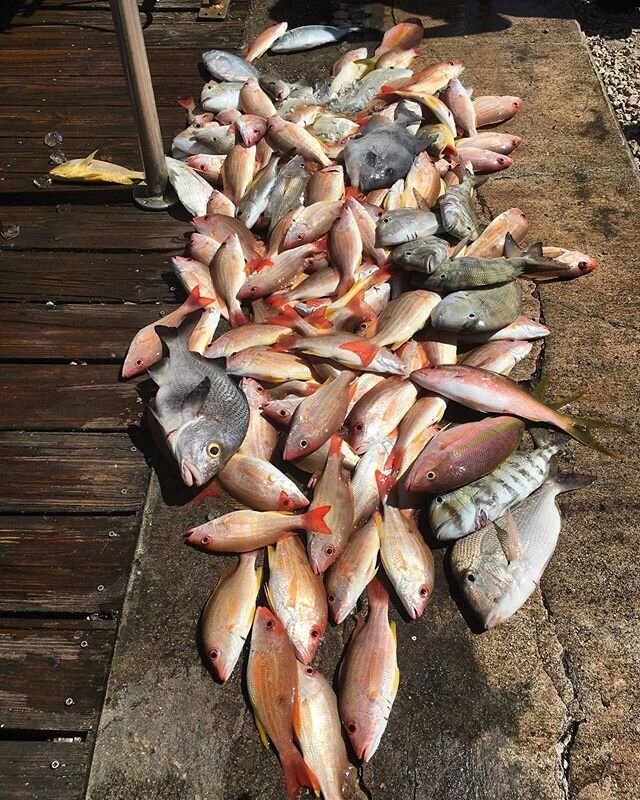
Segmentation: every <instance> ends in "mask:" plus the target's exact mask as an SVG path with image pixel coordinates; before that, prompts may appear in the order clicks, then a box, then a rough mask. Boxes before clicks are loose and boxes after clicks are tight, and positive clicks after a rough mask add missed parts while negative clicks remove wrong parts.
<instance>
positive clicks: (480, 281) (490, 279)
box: [420, 256, 525, 293]
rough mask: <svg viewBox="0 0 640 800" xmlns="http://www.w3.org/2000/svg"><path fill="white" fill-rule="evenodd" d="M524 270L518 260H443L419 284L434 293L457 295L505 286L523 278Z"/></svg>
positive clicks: (472, 258)
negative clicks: (479, 289) (497, 285)
mask: <svg viewBox="0 0 640 800" xmlns="http://www.w3.org/2000/svg"><path fill="white" fill-rule="evenodd" d="M524 270H525V265H524V264H523V263H522V261H521V260H520V261H519V260H518V259H504V258H502V259H500V258H474V257H472V256H462V257H460V258H452V259H451V260H447V261H443V262H442V263H441V264H440V265H439V266H438V269H437V270H436V271H435V272H432V273H431V275H428V276H427V277H426V278H425V279H424V280H423V281H422V282H421V284H420V285H421V286H424V288H425V289H430V290H431V291H433V292H439V293H447V292H457V291H459V290H460V289H476V288H478V287H482V286H492V285H496V284H500V283H508V282H510V281H514V280H515V279H516V278H517V277H519V276H520V275H522V273H523V272H524Z"/></svg>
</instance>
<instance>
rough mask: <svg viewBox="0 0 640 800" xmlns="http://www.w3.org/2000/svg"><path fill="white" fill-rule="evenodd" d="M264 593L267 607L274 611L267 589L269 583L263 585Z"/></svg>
mask: <svg viewBox="0 0 640 800" xmlns="http://www.w3.org/2000/svg"><path fill="white" fill-rule="evenodd" d="M264 595H265V597H266V598H267V603H268V605H269V608H270V609H271V610H272V611H274V605H273V598H272V597H271V592H270V590H269V584H268V583H265V585H264ZM274 613H275V611H274Z"/></svg>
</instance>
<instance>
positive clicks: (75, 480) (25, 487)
mask: <svg viewBox="0 0 640 800" xmlns="http://www.w3.org/2000/svg"><path fill="white" fill-rule="evenodd" d="M148 474H149V471H148V469H147V467H146V465H145V462H144V458H143V456H142V454H141V453H140V452H139V451H138V450H137V448H134V446H133V444H132V442H131V439H130V438H129V436H127V434H124V433H109V434H104V433H9V432H4V433H0V511H4V512H9V513H16V512H21V513H22V512H36V513H37V512H41V511H42V512H45V511H50V512H52V513H55V512H68V513H73V514H87V513H99V512H104V513H114V512H115V513H122V512H135V511H138V510H139V509H140V508H141V506H142V504H143V503H144V498H145V493H146V489H147V481H148Z"/></svg>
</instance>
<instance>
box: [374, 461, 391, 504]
mask: <svg viewBox="0 0 640 800" xmlns="http://www.w3.org/2000/svg"><path fill="white" fill-rule="evenodd" d="M389 458H391V455H390V456H389ZM375 477H376V486H377V487H378V495H379V496H380V499H381V500H382V501H383V502H384V501H385V500H386V499H387V497H388V496H389V493H390V492H391V490H392V489H393V487H394V486H395V485H396V478H395V476H394V475H384V474H383V473H382V472H380V470H379V469H377V470H376V476H375Z"/></svg>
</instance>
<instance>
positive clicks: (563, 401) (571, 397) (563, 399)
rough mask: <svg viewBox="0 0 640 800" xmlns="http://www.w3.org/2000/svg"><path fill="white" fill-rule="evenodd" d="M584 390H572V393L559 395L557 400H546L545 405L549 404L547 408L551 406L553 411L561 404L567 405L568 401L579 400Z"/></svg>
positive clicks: (560, 406)
mask: <svg viewBox="0 0 640 800" xmlns="http://www.w3.org/2000/svg"><path fill="white" fill-rule="evenodd" d="M585 391H586V390H585V389H581V390H580V391H579V392H574V394H570V395H567V397H561V398H560V399H559V400H554V401H553V402H551V403H550V402H549V401H548V400H547V401H546V402H545V405H547V406H549V408H552V409H553V410H554V411H557V410H558V409H560V408H562V407H563V406H568V405H569V403H573V402H574V401H575V400H579V399H580V398H581V397H582V396H583V395H584V393H585Z"/></svg>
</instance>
